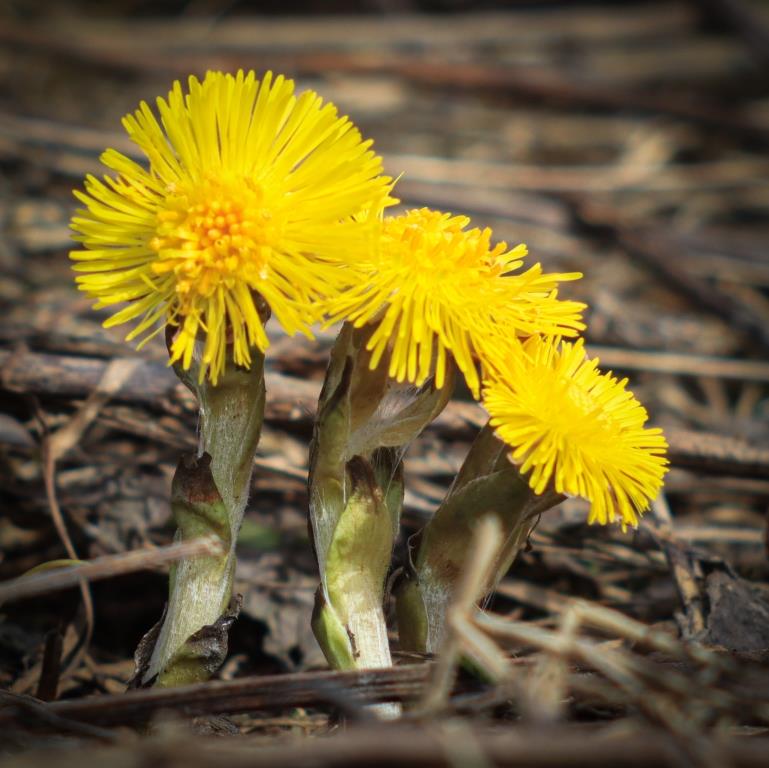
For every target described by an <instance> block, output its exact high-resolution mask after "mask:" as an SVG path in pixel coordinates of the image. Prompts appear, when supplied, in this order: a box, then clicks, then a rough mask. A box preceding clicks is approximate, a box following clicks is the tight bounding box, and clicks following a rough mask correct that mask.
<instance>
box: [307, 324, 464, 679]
mask: <svg viewBox="0 0 769 768" xmlns="http://www.w3.org/2000/svg"><path fill="white" fill-rule="evenodd" d="M369 334H370V329H368V328H365V327H364V328H362V329H354V328H353V327H352V326H351V325H349V324H345V325H344V326H343V327H342V330H341V332H340V334H339V337H338V338H337V341H336V343H335V345H334V348H333V350H332V353H331V360H330V363H329V367H328V371H327V373H326V380H325V382H324V386H323V390H322V392H321V396H320V401H319V403H318V416H317V419H316V423H315V429H314V434H313V442H312V446H311V451H310V476H309V496H310V522H311V525H312V531H313V540H314V544H315V550H316V555H317V558H318V565H319V568H320V574H321V585H320V587H319V589H318V593H317V596H316V606H315V614H314V617H313V631H314V632H315V636H316V638H317V639H318V643H319V644H320V646H321V648H322V649H323V652H324V654H325V656H326V659H327V660H328V662H329V664H330V665H331V666H333V667H335V668H337V669H353V668H355V669H363V668H367V667H383V666H389V665H390V664H391V663H392V662H391V656H390V647H389V642H388V639H387V624H386V621H385V616H384V610H383V602H384V588H385V579H386V577H387V572H388V569H389V565H390V557H391V554H392V548H393V543H394V541H395V537H396V536H397V533H398V529H399V523H400V511H401V505H402V501H403V478H402V464H401V460H402V456H403V452H404V450H405V446H406V445H408V443H409V442H410V441H411V440H412V439H413V438H414V437H415V436H416V435H417V434H418V433H419V432H420V431H421V430H422V429H423V428H424V427H425V426H426V424H428V423H429V422H430V421H432V419H433V418H435V416H436V415H437V414H438V413H439V412H440V410H441V409H442V408H443V407H444V406H445V404H446V402H447V401H448V399H449V397H450V394H451V386H450V385H448V386H446V387H444V388H443V389H442V390H436V389H435V388H434V387H432V385H430V384H428V385H426V386H425V387H422V388H415V387H413V386H403V385H400V384H397V383H396V382H394V381H392V380H391V379H389V378H388V376H387V361H386V360H383V361H382V362H381V363H380V365H379V366H378V367H377V368H376V369H374V370H371V368H370V366H369V361H370V355H369V353H368V352H367V350H366V343H367V341H368V339H369Z"/></svg>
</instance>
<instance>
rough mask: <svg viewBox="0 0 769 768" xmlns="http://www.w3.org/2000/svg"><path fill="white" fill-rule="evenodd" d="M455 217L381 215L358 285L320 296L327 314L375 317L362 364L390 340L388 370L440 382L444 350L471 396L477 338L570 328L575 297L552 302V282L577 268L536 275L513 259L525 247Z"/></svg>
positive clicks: (576, 313)
mask: <svg viewBox="0 0 769 768" xmlns="http://www.w3.org/2000/svg"><path fill="white" fill-rule="evenodd" d="M469 223H470V220H469V219H468V218H467V217H465V216H452V215H451V214H448V213H440V212H438V211H432V210H428V209H426V208H423V209H420V210H411V211H408V212H407V213H405V214H403V215H401V216H395V217H388V218H385V219H384V221H383V223H382V232H381V236H380V239H379V247H378V248H377V249H375V251H374V259H373V260H372V261H371V262H370V263H369V264H368V265H367V266H368V268H367V269H365V270H364V273H363V276H362V277H361V278H360V280H359V281H358V284H357V285H355V286H353V287H351V288H349V289H348V290H347V291H345V292H344V293H343V294H342V295H341V296H339V297H336V298H335V299H333V300H332V301H331V302H330V315H331V319H332V321H335V320H340V319H345V320H349V321H351V322H353V323H354V324H355V326H356V327H360V326H362V325H364V324H366V323H369V322H375V323H378V326H377V328H376V329H375V330H374V332H373V334H372V336H371V338H370V340H369V343H368V349H369V350H372V351H373V353H372V356H371V368H372V369H373V368H375V367H376V366H377V365H378V363H379V361H380V360H381V358H382V355H383V354H384V352H385V350H386V349H388V347H390V349H391V356H390V366H389V375H390V376H392V377H393V378H395V379H397V380H398V381H404V380H408V381H410V382H413V383H415V384H416V385H421V384H423V383H424V382H425V380H426V379H427V378H428V377H429V376H430V375H432V374H434V375H435V384H436V386H437V387H442V386H443V383H444V381H445V375H446V359H447V353H448V352H451V354H452V355H453V357H454V359H455V360H456V363H457V366H458V367H459V369H460V370H461V371H462V372H463V373H464V375H465V379H466V380H467V384H468V386H469V387H470V389H471V390H472V391H473V393H474V394H475V395H476V396H477V395H478V390H479V379H478V373H477V371H476V364H475V358H476V356H477V352H478V345H479V339H482V338H483V337H485V336H486V335H488V334H489V333H491V332H493V331H494V329H495V328H497V327H499V328H503V329H504V330H505V332H506V333H510V334H522V335H529V334H532V333H537V332H541V333H560V334H563V335H567V336H571V335H575V334H576V331H577V330H580V329H582V328H584V325H583V324H582V322H581V321H580V313H581V311H582V309H584V305H583V304H579V303H577V302H572V301H559V300H558V299H557V297H556V286H557V284H558V281H559V280H574V279H576V278H578V277H580V275H579V274H578V273H571V274H552V275H547V274H543V273H542V268H541V266H540V265H539V264H535V265H534V266H532V267H530V268H529V269H528V270H527V271H525V272H522V273H518V274H510V273H511V272H513V271H514V270H516V269H518V268H519V267H520V266H521V264H522V259H523V257H524V256H526V252H527V251H526V246H525V245H519V246H516V247H515V248H513V249H512V250H510V251H508V249H507V244H506V243H498V244H497V245H494V246H492V245H491V243H490V239H491V230H489V229H483V230H481V229H477V228H473V229H466V227H467V225H468V224H469Z"/></svg>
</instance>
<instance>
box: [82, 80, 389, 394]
mask: <svg viewBox="0 0 769 768" xmlns="http://www.w3.org/2000/svg"><path fill="white" fill-rule="evenodd" d="M157 110H158V113H159V116H160V122H159V121H158V119H157V117H156V116H155V114H154V113H153V111H152V110H151V109H150V107H149V106H148V105H147V104H146V103H142V104H141V106H140V108H139V109H138V110H137V111H136V112H135V113H134V114H131V115H127V116H126V117H125V118H124V120H123V125H124V126H125V129H126V131H127V132H128V134H129V136H130V137H131V139H132V140H133V141H134V142H135V143H136V144H137V145H138V147H139V148H140V149H141V150H142V152H143V153H144V154H145V155H146V156H147V159H148V161H149V167H148V168H144V167H142V166H141V165H139V164H137V163H136V162H134V161H133V160H131V159H129V158H128V157H126V156H125V155H123V154H120V153H119V152H117V151H115V150H112V149H110V150H107V151H106V152H105V153H104V154H103V155H102V162H103V163H104V164H105V165H106V166H107V167H108V168H109V169H110V170H111V171H113V172H114V174H115V175H110V176H105V177H104V179H103V180H99V179H97V178H95V177H93V176H88V177H87V178H86V181H85V192H80V191H78V192H76V193H75V194H76V196H77V197H78V199H79V200H80V201H81V202H82V203H83V204H84V205H85V208H84V209H83V210H80V211H78V213H77V214H76V216H75V217H74V218H73V220H72V228H73V230H74V231H75V233H76V235H75V239H76V240H78V241H79V242H80V243H82V245H83V246H84V249H83V250H79V251H74V252H73V253H72V254H71V257H72V259H74V260H75V261H76V262H77V263H76V265H75V267H74V268H75V269H76V270H77V271H78V272H81V273H82V274H81V276H79V277H78V280H77V281H78V283H79V286H80V288H81V290H83V291H85V292H86V293H88V294H89V295H90V296H92V297H95V298H97V299H98V303H97V305H96V306H97V307H104V306H109V305H113V304H118V303H123V302H128V304H127V306H125V307H124V308H122V309H121V310H120V311H118V312H117V313H116V314H114V315H113V316H112V317H111V318H109V320H107V322H106V323H105V325H107V326H112V325H117V324H119V323H122V322H125V321H127V320H135V319H138V320H139V321H138V325H137V326H136V327H135V328H134V329H133V330H132V331H131V333H129V335H128V338H129V339H131V338H135V337H137V336H141V335H146V334H147V333H148V331H149V329H150V328H151V327H152V326H153V325H155V323H156V321H158V320H159V319H161V318H165V319H166V321H167V322H168V323H171V324H173V325H178V326H180V329H179V331H178V332H177V334H176V338H175V340H174V342H173V345H172V348H171V359H172V362H174V361H176V360H181V361H182V363H183V365H184V367H185V368H189V365H190V363H191V360H192V355H193V350H194V346H195V341H196V339H197V338H198V337H199V336H201V337H202V336H205V344H204V347H203V352H202V360H201V376H203V375H205V372H206V371H207V370H208V372H209V375H210V377H211V379H212V380H213V381H214V382H215V381H216V379H217V377H218V376H219V374H220V373H221V372H222V370H223V369H224V366H225V358H226V348H227V344H228V343H231V344H232V347H233V358H234V360H235V362H236V363H237V364H239V365H246V366H247V365H249V363H250V359H251V353H250V347H252V346H256V347H258V348H259V349H260V350H262V351H263V350H264V349H265V348H266V347H267V344H268V341H267V336H266V334H265V331H264V327H263V318H262V317H260V313H259V311H258V307H259V306H260V304H262V301H261V300H263V301H264V302H266V304H267V305H268V307H269V310H270V311H271V313H272V314H273V315H275V317H276V318H277V319H278V321H279V322H280V323H281V325H282V326H283V328H284V329H285V330H286V332H288V333H295V332H296V331H302V332H304V333H307V334H308V335H309V330H308V325H309V323H310V322H312V321H313V320H314V319H316V311H315V310H314V309H313V306H312V305H313V303H315V302H317V300H318V299H319V298H321V297H323V295H324V294H325V292H326V291H328V290H332V289H335V288H336V287H338V285H339V280H340V276H339V272H340V270H339V269H338V267H337V266H336V263H337V262H338V261H339V260H344V259H347V258H350V257H351V256H352V255H353V254H356V253H358V252H360V251H361V250H362V249H365V248H367V247H368V246H369V244H370V243H369V239H370V237H371V232H370V229H371V227H370V226H367V225H366V217H363V218H359V219H358V220H355V219H354V218H353V217H354V216H355V214H358V213H359V212H360V211H361V210H367V209H372V210H374V211H377V212H378V211H381V209H382V207H383V206H384V205H386V204H387V203H388V201H389V199H388V192H389V189H390V188H391V180H390V179H388V178H386V177H383V176H381V175H380V174H381V170H382V164H381V159H380V158H379V157H377V156H376V155H374V153H373V152H372V151H371V150H370V144H371V142H369V141H363V140H362V138H361V135H360V133H359V132H358V130H357V129H356V128H355V127H354V126H353V124H352V123H351V122H350V121H349V119H348V118H346V117H339V116H338V114H337V110H336V108H335V107H334V106H333V105H332V104H325V105H324V104H323V102H322V100H321V99H320V97H319V96H318V95H317V94H315V93H314V92H312V91H305V92H304V93H302V94H301V95H298V96H297V95H295V94H294V83H293V81H291V80H286V79H285V78H284V77H283V76H278V77H276V78H273V76H272V74H271V73H267V74H266V75H265V76H264V78H263V79H262V80H261V81H260V80H257V78H256V76H255V75H254V73H253V72H249V73H248V74H247V75H246V74H244V73H243V72H238V73H237V75H234V76H233V75H229V74H222V73H219V72H209V73H208V74H207V75H206V77H205V78H204V80H203V82H199V81H198V80H197V79H196V78H194V77H191V78H190V79H189V92H188V93H186V94H185V93H183V91H182V86H181V84H180V83H179V82H178V81H177V82H176V83H174V86H173V89H172V90H171V92H170V93H169V94H168V98H167V99H163V98H159V99H158V100H157ZM259 297H261V299H260V298H259Z"/></svg>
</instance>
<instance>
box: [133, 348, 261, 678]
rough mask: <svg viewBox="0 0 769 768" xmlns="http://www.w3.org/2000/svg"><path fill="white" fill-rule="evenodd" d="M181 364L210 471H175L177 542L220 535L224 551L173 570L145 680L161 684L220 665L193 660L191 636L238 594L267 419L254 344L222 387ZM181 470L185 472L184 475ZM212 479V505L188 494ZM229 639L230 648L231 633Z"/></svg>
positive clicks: (185, 562)
mask: <svg viewBox="0 0 769 768" xmlns="http://www.w3.org/2000/svg"><path fill="white" fill-rule="evenodd" d="M175 370H176V372H177V375H178V376H179V378H180V379H181V380H182V381H183V382H184V383H185V384H186V385H187V386H188V387H189V388H190V389H191V390H192V391H193V392H194V393H195V394H196V395H197V398H198V403H199V406H200V439H199V449H198V456H203V457H205V456H210V464H206V466H205V468H204V469H201V467H200V466H198V465H196V468H195V469H191V468H189V467H187V468H186V469H185V470H182V465H181V464H180V468H179V469H177V475H176V476H175V479H174V483H175V485H174V488H175V490H174V493H175V495H174V503H173V509H174V516H175V519H176V522H177V525H178V530H177V533H176V540H180V539H182V540H183V539H188V538H191V537H194V536H203V535H206V534H210V533H214V534H216V535H218V536H219V537H220V539H221V540H222V542H223V544H224V546H225V553H224V554H223V555H222V556H221V557H217V558H195V559H187V560H183V561H181V562H180V563H178V564H177V566H176V567H175V568H174V570H173V571H172V575H171V580H170V585H169V601H168V608H167V610H166V614H165V616H164V618H163V619H162V625H161V627H160V629H159V633H158V634H157V640H156V641H155V644H154V648H153V650H152V655H151V658H150V660H149V663H148V665H147V666H146V669H145V671H144V672H143V673H142V675H141V682H142V683H144V684H148V683H150V682H151V681H152V680H153V679H156V680H157V684H158V685H182V684H185V683H189V682H193V681H199V680H203V679H206V678H207V677H209V676H210V674H211V673H212V672H213V671H214V670H213V669H211V664H210V663H209V662H207V661H206V660H205V659H198V660H197V661H195V660H194V659H191V657H195V656H196V651H195V649H194V643H193V642H192V641H193V640H194V639H195V637H197V635H196V633H199V632H200V631H201V630H203V629H205V628H207V627H213V626H214V625H215V624H216V623H217V621H219V620H220V618H222V616H223V612H224V611H225V610H226V608H227V606H228V605H229V603H230V600H231V597H232V582H233V575H234V571H235V542H236V540H237V535H238V531H239V530H240V525H241V523H242V521H243V514H244V511H245V506H246V502H247V500H248V490H249V486H250V481H251V472H252V468H253V462H254V454H255V452H256V448H257V445H258V443H259V436H260V433H261V427H262V420H263V417H264V398H265V390H264V356H263V355H262V354H261V353H259V352H257V351H256V350H253V359H252V361H251V366H250V368H249V369H245V368H241V367H237V366H234V365H230V366H229V367H228V369H227V370H226V371H225V372H224V373H223V374H222V375H221V376H220V378H219V381H218V382H217V384H216V385H213V384H211V382H210V381H209V380H208V379H204V380H203V381H198V375H197V374H198V371H197V370H196V366H195V365H193V366H192V367H191V369H190V370H189V371H184V370H183V369H182V368H181V367H180V366H175ZM198 464H200V462H199V463H198ZM180 472H183V475H184V476H183V478H182V479H181V480H180V478H179V473H180ZM190 473H192V479H190V478H189V477H188V475H189V474H190ZM209 481H210V482H209ZM207 482H208V483H209V484H210V486H211V487H210V488H208V491H207V493H208V497H207V499H206V501H207V503H208V507H206V508H205V509H203V508H201V507H200V503H199V502H200V499H198V498H197V497H196V496H195V493H196V491H193V495H192V496H189V494H187V493H186V491H185V488H186V486H187V485H189V484H190V483H192V485H193V486H195V483H197V484H198V485H200V484H205V483H207ZM185 483H186V485H185ZM213 494H216V498H217V499H218V502H217V503H216V504H214V503H213V501H212V498H213ZM194 636H195V637H194ZM224 643H225V646H226V636H225V637H224ZM209 650H210V649H209ZM207 653H208V651H207ZM198 655H199V654H198ZM208 655H210V653H209V654H208Z"/></svg>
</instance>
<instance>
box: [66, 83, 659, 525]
mask: <svg viewBox="0 0 769 768" xmlns="http://www.w3.org/2000/svg"><path fill="white" fill-rule="evenodd" d="M157 113H158V116H159V119H158V116H156V114H155V113H153V111H152V109H151V108H150V107H149V106H148V105H147V104H145V103H142V105H141V106H140V108H139V110H137V111H136V112H135V113H134V114H133V115H128V116H127V117H126V118H125V119H124V126H125V128H126V130H127V132H128V134H129V136H130V137H131V139H132V140H133V141H134V142H135V143H136V145H137V146H138V148H139V149H140V150H141V152H142V153H143V154H144V155H145V156H146V158H147V161H148V167H144V166H143V165H140V164H138V163H137V162H135V161H134V160H132V159H130V158H129V157H127V156H125V155H123V154H120V153H118V152H116V151H114V150H108V151H107V152H105V153H104V155H103V157H102V161H103V163H104V164H105V165H106V166H107V168H109V169H110V171H112V175H107V176H105V177H104V178H103V179H102V180H100V179H97V178H95V177H92V176H89V177H88V178H87V179H86V182H85V191H82V192H77V193H76V195H77V197H78V199H79V200H80V201H81V202H82V203H83V205H84V206H85V207H84V208H83V209H82V210H80V211H79V212H78V213H77V215H76V216H75V217H74V218H73V220H72V227H73V229H74V231H75V233H76V239H77V240H79V241H80V243H81V244H82V246H83V248H82V249H81V250H77V251H75V252H73V253H72V254H71V255H72V258H73V259H74V260H75V262H76V265H75V269H76V270H77V271H78V272H79V277H78V283H79V286H80V288H81V290H83V291H85V292H86V293H87V294H88V295H90V296H92V297H94V298H96V299H97V300H98V303H97V307H105V306H112V305H116V304H121V305H123V306H122V308H120V309H119V310H118V311H117V312H116V313H115V314H114V315H112V316H111V317H110V318H109V319H108V320H107V321H106V323H105V325H110V326H111V325H116V324H119V323H123V322H125V321H129V320H137V321H138V322H137V324H136V326H135V327H134V328H133V330H132V331H131V332H130V333H129V335H128V338H129V339H131V338H136V337H142V336H143V337H144V338H145V339H146V338H148V336H150V335H151V334H152V332H153V329H156V328H157V326H158V325H159V324H160V325H161V326H162V324H163V323H165V324H169V325H170V326H172V327H173V329H174V335H173V341H172V345H171V350H170V353H171V361H172V362H176V361H179V362H180V363H181V364H182V366H183V367H184V368H185V369H187V368H189V367H190V365H191V362H192V360H193V356H196V355H197V356H198V362H199V364H200V372H201V373H200V375H201V376H205V375H207V376H209V377H210V379H211V381H212V382H213V383H214V384H215V383H216V382H217V380H218V379H219V377H220V376H221V375H222V373H223V371H224V370H225V368H226V365H227V361H228V360H229V361H231V363H230V364H232V363H234V364H236V365H240V366H248V365H249V364H250V361H251V356H252V350H253V349H258V350H260V351H264V350H265V349H266V348H267V346H268V339H267V335H266V333H265V330H264V322H265V320H266V316H267V313H268V311H269V314H272V315H274V316H275V318H276V320H277V321H278V322H279V323H280V324H281V326H282V327H283V329H284V330H285V331H286V332H287V333H289V334H293V333H296V332H302V333H305V334H308V335H309V334H310V326H311V324H312V323H313V322H316V321H318V320H325V321H327V322H333V321H337V320H346V321H348V322H351V323H353V324H355V325H356V326H362V325H366V324H373V325H374V326H375V327H374V329H373V332H372V333H371V335H370V338H369V342H368V348H369V350H370V351H371V353H372V354H371V363H370V364H371V367H372V368H374V367H376V366H377V365H378V364H379V363H380V361H381V360H382V359H383V356H384V355H385V352H388V353H389V354H388V355H387V359H388V360H389V363H388V365H389V370H388V373H389V375H390V376H391V377H393V378H395V379H397V380H398V381H409V382H412V383H414V384H415V385H422V384H424V383H425V382H426V381H427V380H428V379H431V378H432V380H433V381H434V385H435V386H436V387H438V388H440V387H442V386H443V385H444V381H445V379H446V367H447V364H448V360H449V358H452V359H453V361H454V362H455V363H456V365H457V367H458V368H459V370H460V371H461V372H462V373H463V374H464V377H465V380H466V382H467V385H468V387H469V389H470V391H471V392H472V393H473V395H474V396H476V397H479V398H481V399H482V402H483V404H484V405H485V407H486V408H487V410H488V412H489V414H490V416H491V423H492V426H493V427H495V428H496V430H497V434H498V436H499V437H500V438H501V439H502V440H504V441H505V442H507V443H508V444H509V445H510V448H511V452H510V456H511V460H512V461H513V462H515V463H516V464H518V465H519V467H520V471H521V472H522V473H523V474H526V475H527V476H528V479H529V482H530V484H531V486H532V488H533V490H534V491H535V492H536V493H541V492H542V491H543V490H544V489H545V488H547V487H551V486H552V487H553V488H554V489H555V490H557V491H559V492H562V493H569V494H576V495H580V496H583V497H585V498H587V499H588V500H589V501H590V502H591V503H592V512H591V519H593V520H596V521H600V522H608V521H611V520H614V519H619V520H621V521H622V522H623V523H629V524H634V523H635V522H636V519H637V514H638V513H640V512H641V511H643V509H645V507H646V506H647V505H648V502H649V500H650V499H651V498H653V497H654V496H655V495H656V493H657V491H658V490H659V488H660V486H661V482H662V477H663V475H664V472H665V466H666V461H665V458H664V454H665V448H666V445H665V440H664V438H663V436H662V434H661V432H660V431H659V430H654V429H647V428H645V427H644V424H645V422H646V418H647V416H646V412H645V411H644V409H643V407H642V406H641V405H640V404H639V403H638V401H637V400H635V398H634V397H633V395H632V394H631V393H630V392H629V391H627V390H626V389H625V384H626V382H625V381H621V382H620V381H617V380H616V379H614V378H613V377H612V376H611V375H610V374H603V373H601V372H600V371H599V370H598V368H597V361H591V360H588V359H587V357H586V355H585V350H584V346H583V344H582V342H581V341H580V340H577V341H576V342H575V343H572V342H569V341H566V340H564V339H565V338H570V337H571V338H573V337H577V336H578V334H579V333H580V332H581V331H582V330H584V328H585V326H584V324H583V322H582V320H581V313H582V310H583V309H584V305H583V304H580V303H578V302H575V301H565V300H562V299H560V298H559V297H558V287H559V284H560V283H562V282H565V281H571V280H574V279H576V278H578V277H580V275H579V274H578V273H566V274H548V273H545V272H543V270H542V267H541V266H540V265H539V264H533V265H531V266H529V267H528V268H526V269H522V267H523V263H524V257H525V256H526V254H527V251H526V247H525V246H523V245H518V246H516V247H513V248H508V246H507V244H506V243H497V244H493V243H492V237H491V232H490V230H489V229H478V228H473V227H471V226H470V221H469V219H468V218H467V217H464V216H452V215H450V214H448V213H441V212H438V211H432V210H428V209H419V210H411V211H407V212H405V213H402V214H400V215H395V216H387V215H385V210H386V208H387V207H388V206H389V205H392V204H393V203H394V202H396V201H395V200H393V198H392V197H391V196H390V195H391V191H392V187H393V181H392V179H390V178H389V177H387V176H385V175H383V173H382V162H381V159H380V158H379V157H378V156H376V155H375V154H374V152H373V151H372V150H371V142H370V141H364V140H363V138H362V137H361V135H360V133H359V132H358V130H357V129H356V128H355V127H354V126H353V124H352V123H351V122H350V121H349V120H348V119H347V118H346V117H340V116H339V115H338V113H337V111H336V108H335V107H334V106H333V105H331V104H323V102H322V100H321V99H320V97H319V96H317V94H315V93H314V92H312V91H306V92H304V93H302V94H300V95H296V94H295V92H294V84H293V82H292V81H290V80H286V79H284V78H283V77H273V76H272V75H271V74H269V73H268V74H267V75H265V76H264V78H263V79H261V80H258V79H257V78H256V77H255V75H254V73H253V72H251V73H248V74H247V75H246V74H244V73H243V72H239V73H238V74H237V75H234V76H233V75H226V74H221V73H208V74H207V75H206V77H205V78H204V80H203V81H202V82H199V81H198V80H197V79H196V78H194V77H193V78H190V80H189V90H188V92H187V93H184V92H183V90H182V86H181V85H180V84H179V83H178V82H177V83H176V84H175V85H174V87H173V89H172V91H171V92H170V93H169V95H168V98H167V99H162V98H160V99H158V100H157Z"/></svg>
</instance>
